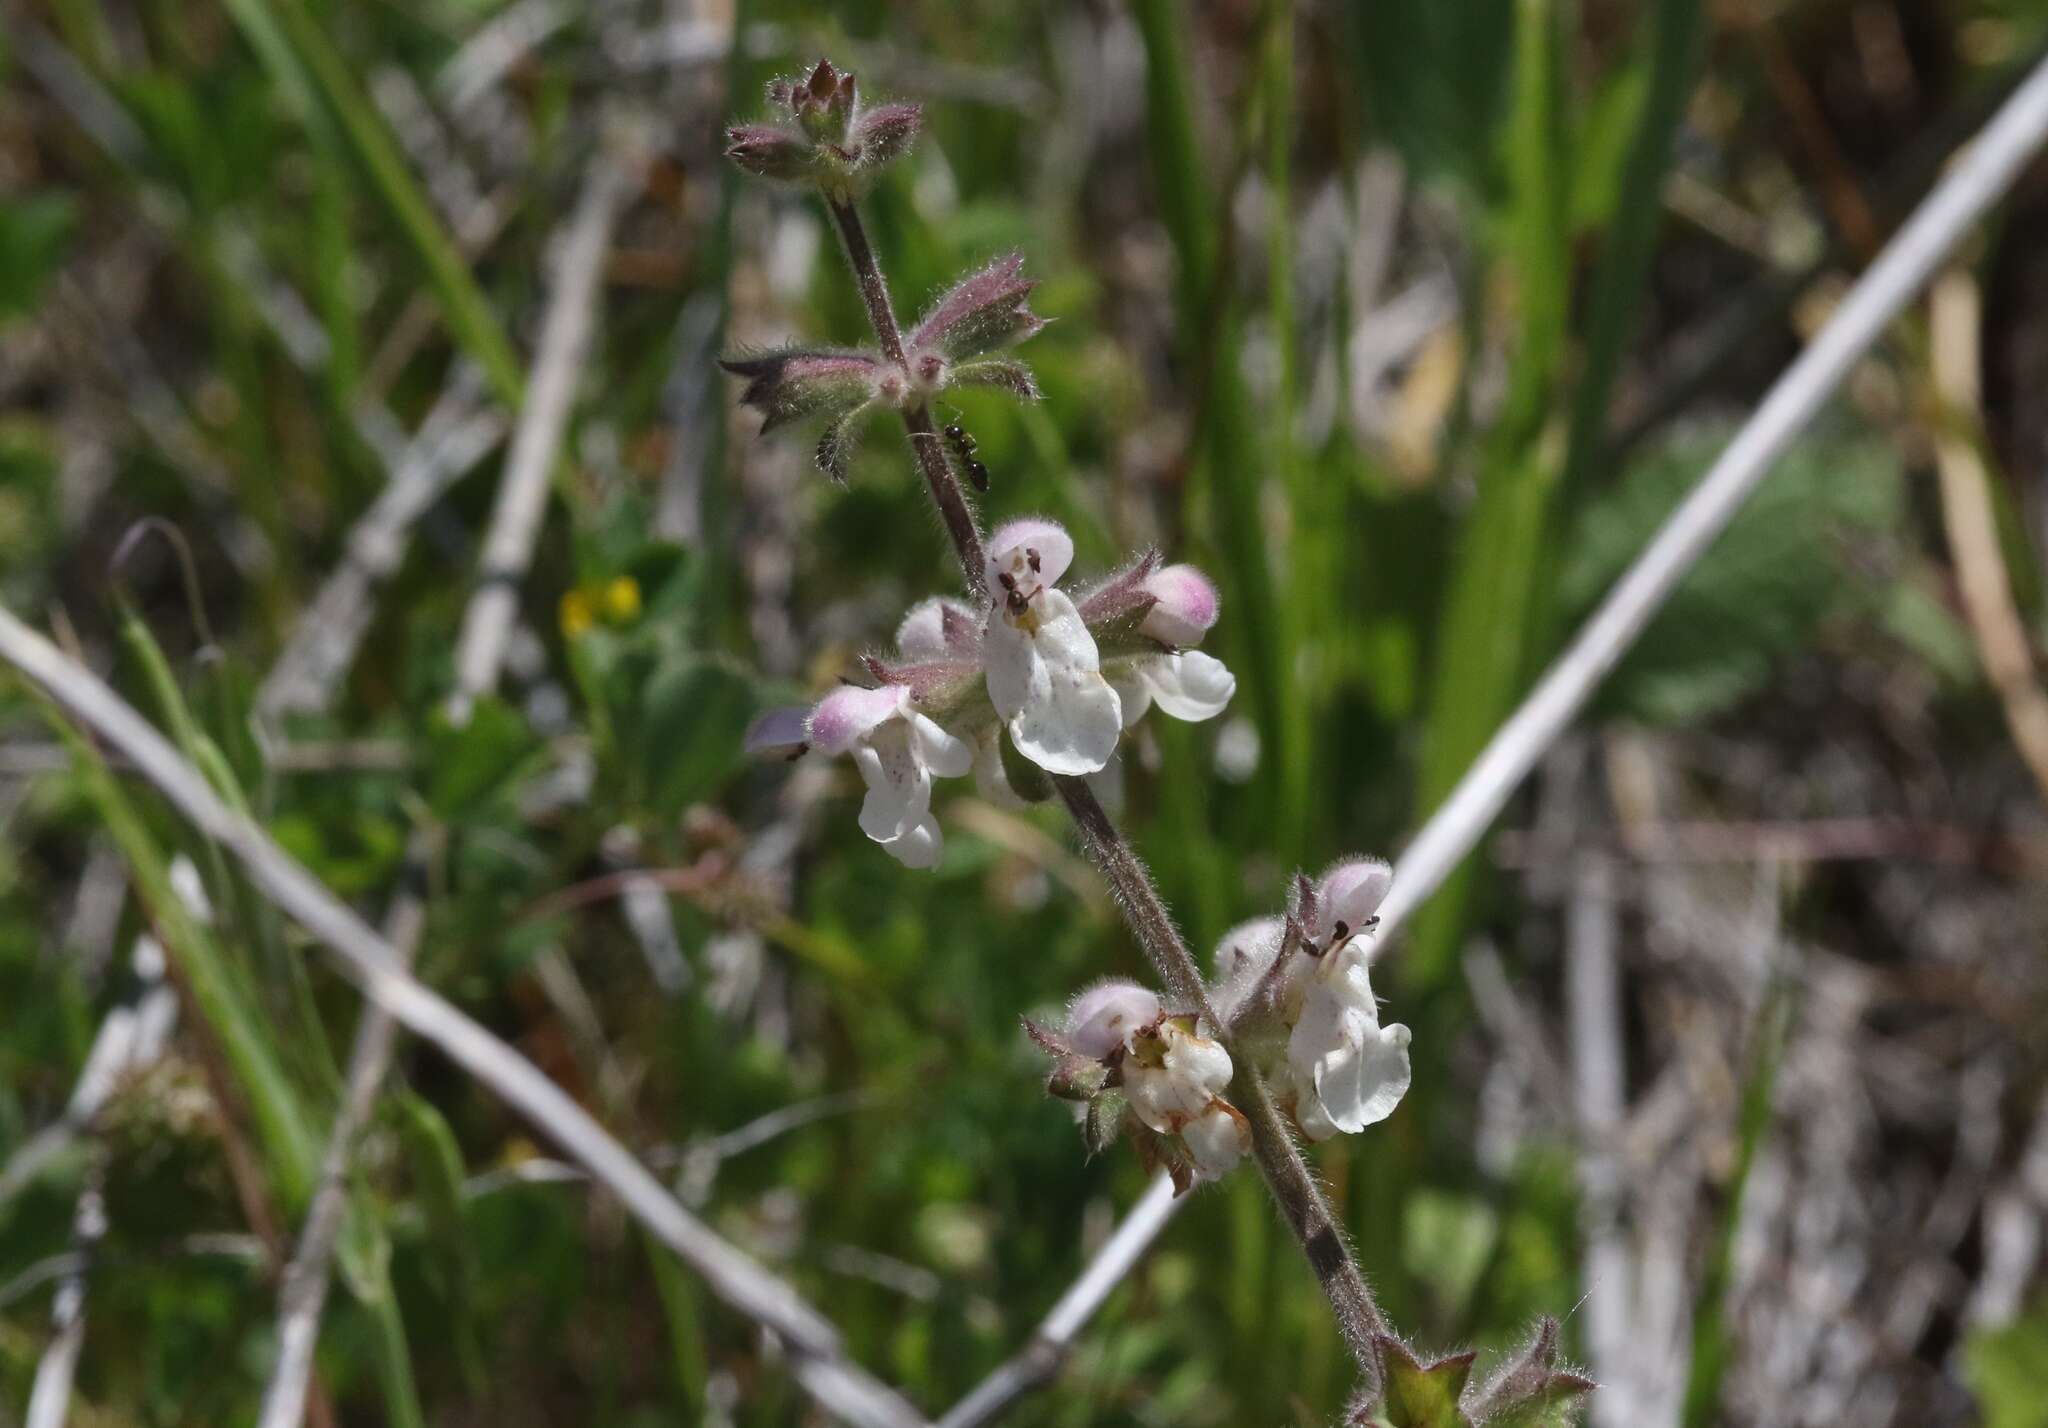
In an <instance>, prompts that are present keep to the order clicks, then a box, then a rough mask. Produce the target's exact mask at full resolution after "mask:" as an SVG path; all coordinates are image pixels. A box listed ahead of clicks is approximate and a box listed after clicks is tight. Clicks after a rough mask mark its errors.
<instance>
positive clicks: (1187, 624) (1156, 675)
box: [1111, 565, 1237, 729]
mask: <svg viewBox="0 0 2048 1428" xmlns="http://www.w3.org/2000/svg"><path fill="white" fill-rule="evenodd" d="M1139 588H1140V589H1141V590H1143V592H1144V593H1145V594H1147V595H1150V596H1151V597H1152V599H1153V602H1154V603H1153V605H1152V608H1151V609H1149V610H1147V611H1146V612H1145V618H1144V620H1143V621H1142V622H1140V624H1139V626H1138V630H1139V632H1140V633H1141V634H1145V635H1149V636H1150V637H1151V638H1153V639H1155V640H1157V641H1158V642H1159V643H1160V644H1162V645H1171V646H1173V648H1174V652H1173V653H1170V654H1158V655H1140V656H1139V657H1138V658H1136V659H1133V660H1130V661H1128V662H1126V663H1123V664H1121V665H1120V666H1119V668H1118V669H1117V670H1116V671H1115V673H1114V674H1113V675H1112V676H1111V678H1112V680H1113V681H1114V683H1115V684H1116V689H1117V694H1118V695H1119V696H1120V697H1121V698H1122V700H1123V713H1124V727H1125V728H1126V729H1128V728H1130V727H1132V726H1133V725H1135V724H1136V723H1137V722H1138V721H1139V720H1140V719H1142V718H1144V717H1145V713H1146V711H1147V710H1148V709H1150V708H1151V707H1152V706H1153V705H1154V704H1157V705H1158V706H1159V708H1160V712H1162V713H1164V714H1167V715H1170V716H1171V717H1173V718H1175V719H1185V720H1188V721H1189V722H1190V723H1199V722H1200V721H1202V720H1204V719H1213V718H1215V717H1216V716H1217V715H1218V714H1221V713H1222V712H1223V711H1224V709H1225V708H1226V707H1227V706H1228V705H1229V703H1230V699H1231V696H1232V695H1234V694H1236V693H1237V677H1236V676H1235V675H1233V674H1232V673H1231V672H1230V671H1229V670H1228V669H1227V668H1225V667H1224V664H1223V661H1222V660H1219V659H1214V658H1212V657H1211V656H1209V655H1205V654H1201V653H1199V652H1197V651H1195V649H1194V646H1196V645H1198V644H1200V643H1201V642H1202V636H1203V635H1205V634H1207V633H1208V632H1209V629H1210V627H1211V626H1212V625H1214V624H1215V623H1216V617H1217V615H1218V614H1219V613H1220V612H1221V609H1222V601H1221V600H1220V599H1219V598H1218V596H1217V594H1216V587H1215V586H1214V585H1213V584H1211V583H1210V581H1209V577H1208V576H1206V575H1204V574H1203V573H1202V572H1201V571H1199V570H1197V569H1196V568H1195V567H1194V566H1192V565H1168V566H1164V567H1162V568H1160V569H1158V570H1155V571H1153V572H1152V573H1151V574H1150V575H1148V576H1146V577H1145V580H1144V582H1143V584H1142V585H1141V586H1140V587H1139Z"/></svg>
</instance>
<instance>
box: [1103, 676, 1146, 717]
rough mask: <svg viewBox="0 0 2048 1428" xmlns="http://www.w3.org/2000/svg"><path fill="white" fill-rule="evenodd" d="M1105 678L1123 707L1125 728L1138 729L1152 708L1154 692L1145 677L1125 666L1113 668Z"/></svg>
mask: <svg viewBox="0 0 2048 1428" xmlns="http://www.w3.org/2000/svg"><path fill="white" fill-rule="evenodd" d="M1103 678H1105V679H1107V680H1108V681H1109V687H1110V688H1111V689H1114V690H1115V691H1116V698H1117V703H1118V704H1120V705H1122V706H1123V716H1124V727H1125V728H1126V729H1135V728H1137V726H1138V721H1139V720H1140V719H1142V718H1144V717H1145V711H1146V710H1148V709H1150V708H1151V707H1152V691H1151V689H1150V688H1149V687H1148V686H1147V685H1146V683H1145V679H1144V676H1142V675H1141V674H1139V673H1138V671H1137V670H1136V669H1135V668H1133V667H1132V666H1130V665H1128V664H1125V665H1121V666H1116V667H1113V668H1112V669H1111V670H1110V672H1109V673H1108V674H1106V675H1104V676H1103Z"/></svg>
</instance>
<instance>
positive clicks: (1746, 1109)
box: [1683, 980, 1796, 1428]
mask: <svg viewBox="0 0 2048 1428" xmlns="http://www.w3.org/2000/svg"><path fill="white" fill-rule="evenodd" d="M1795 1002H1796V992H1795V989H1794V988H1793V986H1792V985H1791V984H1790V983H1789V982H1788V981H1785V980H1779V981H1777V982H1774V984H1773V985H1772V986H1770V987H1769V988H1768V989H1767V990H1766V991H1765V993H1764V1004H1763V1009H1762V1011H1761V1012H1760V1013H1759V1015H1758V1017H1757V1024H1756V1040H1755V1042H1754V1043H1753V1049H1752V1053H1751V1058H1750V1064H1749V1073H1748V1075H1747V1076H1746V1077H1745V1078H1744V1080H1743V1084H1742V1117H1741V1121H1740V1129H1739V1135H1740V1142H1739V1145H1740V1148H1739V1150H1738V1151H1737V1154H1736V1161H1735V1174H1734V1176H1733V1178H1731V1179H1730V1181H1729V1183H1728V1202H1727V1205H1726V1206H1725V1207H1724V1208H1723V1210H1722V1212H1721V1223H1720V1224H1719V1226H1717V1227H1716V1230H1715V1234H1714V1250H1713V1257H1712V1258H1711V1259H1709V1260H1708V1262H1707V1272H1706V1274H1705V1275H1704V1276H1703V1277H1702V1278H1701V1280H1700V1287H1699V1293H1698V1294H1697V1295H1696V1296H1695V1297H1694V1299H1693V1314H1692V1323H1693V1330H1692V1371H1691V1372H1690V1373H1689V1374H1688V1375H1687V1377H1686V1381H1685V1417H1684V1420H1683V1421H1684V1423H1685V1428H1707V1425H1708V1424H1711V1423H1714V1422H1717V1421H1718V1420H1719V1417H1720V1410H1721V1378H1722V1375H1723V1374H1724V1373H1725V1371H1726V1369H1727V1366H1728V1329H1727V1324H1726V1314H1727V1307H1728V1305H1727V1300H1728V1283H1729V1279H1730V1276H1731V1274H1732V1270H1733V1266H1734V1261H1735V1229H1736V1226H1737V1225H1738V1224H1739V1223H1740V1222H1741V1219H1742V1195H1743V1191H1744V1190H1745V1189H1746V1188H1747V1187H1748V1185H1749V1172H1750V1168H1751V1167H1752V1166H1753V1165H1755V1164H1756V1150H1757V1147H1758V1146H1759V1145H1760V1144H1762V1143H1763V1138H1764V1132H1765V1131H1766V1130H1768V1129H1770V1124H1771V1093H1772V1091H1773V1090H1774V1089H1775V1088H1776V1086H1777V1084H1778V1065H1779V1062H1780V1059H1781V1057H1782V1054H1783V1052H1784V1049H1785V1041H1786V1038H1787V1036H1788V1035H1789V1033H1790V1032H1791V1029H1792V1013H1793V1011H1794V1007H1795Z"/></svg>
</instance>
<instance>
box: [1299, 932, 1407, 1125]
mask: <svg viewBox="0 0 2048 1428" xmlns="http://www.w3.org/2000/svg"><path fill="white" fill-rule="evenodd" d="M1410 1039H1411V1033H1410V1032H1409V1030H1408V1028H1407V1027H1405V1026H1401V1025H1399V1024H1398V1023H1397V1024H1395V1025H1393V1026H1384V1027H1383V1026H1381V1025H1380V1016H1379V1003H1378V1002H1377V1001H1376V1000H1375V999H1374V997H1373V994H1372V978H1371V976H1370V975H1369V973H1368V971H1367V968H1366V957H1365V948H1364V947H1362V946H1361V945H1359V944H1358V943H1357V942H1347V943H1345V944H1344V946H1343V947H1342V948H1340V949H1339V950H1337V951H1335V952H1326V953H1324V954H1323V957H1322V959H1321V961H1319V962H1318V963H1317V965H1316V967H1315V970H1314V971H1313V972H1311V973H1310V974H1309V976H1308V978H1307V984H1306V986H1305V987H1304V989H1303V995H1302V1001H1301V1017H1300V1019H1299V1020H1298V1021H1296V1022H1295V1024H1294V1030H1293V1032H1292V1033H1291V1034H1290V1035H1289V1036H1288V1038H1287V1064H1288V1068H1289V1069H1290V1070H1291V1071H1292V1072H1293V1073H1294V1091H1295V1119H1296V1120H1297V1121H1299V1122H1300V1123H1301V1128H1302V1131H1303V1132H1304V1133H1305V1134H1306V1135H1307V1136H1308V1138H1309V1139H1310V1140H1324V1139H1327V1138H1328V1137H1329V1136H1331V1135H1334V1134H1336V1132H1338V1131H1340V1130H1341V1131H1361V1130H1364V1129H1365V1128H1366V1127H1367V1126H1369V1125H1373V1124H1375V1123H1377V1122H1379V1121H1383V1120H1385V1119H1386V1118H1387V1117H1388V1116H1390V1115H1392V1114H1393V1113H1394V1107H1396V1106H1398V1105H1400V1104H1401V1098H1402V1097H1403V1096H1405V1095H1407V1094H1408V1080H1409V1067H1408V1043H1409V1040H1410ZM1325 1122H1327V1124H1328V1127H1329V1129H1328V1130H1325V1131H1323V1132H1322V1134H1318V1133H1317V1132H1318V1131H1319V1130H1321V1129H1322V1125H1323V1123H1325Z"/></svg>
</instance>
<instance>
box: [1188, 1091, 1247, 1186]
mask: <svg viewBox="0 0 2048 1428" xmlns="http://www.w3.org/2000/svg"><path fill="white" fill-rule="evenodd" d="M1180 1138H1181V1140H1182V1142H1183V1143H1184V1144H1186V1146H1187V1148H1188V1154H1190V1155H1192V1156H1193V1157H1194V1158H1195V1166H1196V1168H1197V1169H1199V1170H1200V1171H1201V1172H1202V1177H1203V1179H1205V1180H1220V1179H1221V1178H1222V1177H1223V1176H1224V1175H1226V1174H1228V1173H1229V1172H1230V1169H1231V1167H1233V1166H1235V1165H1236V1164H1237V1163H1238V1162H1239V1161H1240V1160H1243V1159H1244V1158H1245V1156H1246V1154H1248V1153H1249V1152H1250V1150H1251V1148H1252V1126H1251V1122H1250V1121H1248V1120H1246V1119H1245V1118H1244V1115H1243V1114H1242V1113H1241V1112H1240V1111H1238V1110H1237V1108H1236V1107H1234V1106H1232V1105H1231V1104H1230V1103H1229V1102H1227V1101H1212V1102H1210V1104H1209V1109H1208V1110H1206V1111H1204V1112H1203V1113H1202V1114H1201V1115H1199V1116H1197V1117H1196V1118H1195V1119H1194V1120H1192V1121H1190V1122H1188V1124H1187V1126H1186V1127H1185V1128H1184V1129H1183V1130H1182V1131H1181V1133H1180Z"/></svg>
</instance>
